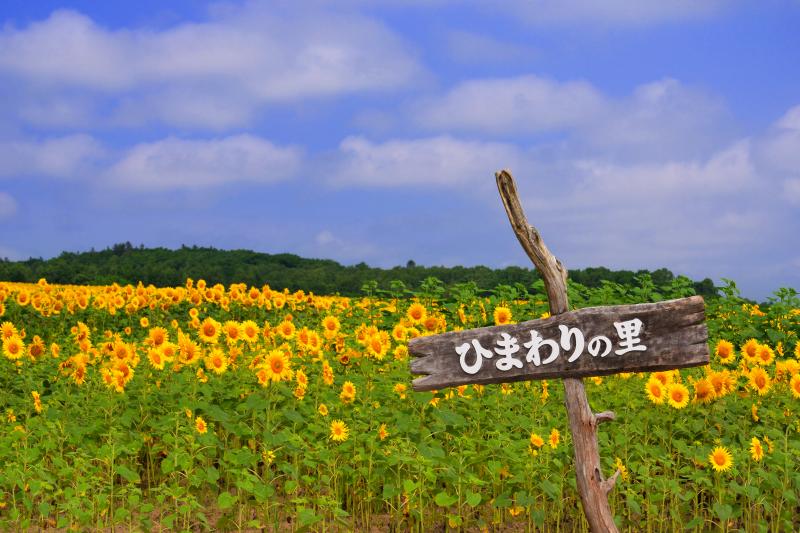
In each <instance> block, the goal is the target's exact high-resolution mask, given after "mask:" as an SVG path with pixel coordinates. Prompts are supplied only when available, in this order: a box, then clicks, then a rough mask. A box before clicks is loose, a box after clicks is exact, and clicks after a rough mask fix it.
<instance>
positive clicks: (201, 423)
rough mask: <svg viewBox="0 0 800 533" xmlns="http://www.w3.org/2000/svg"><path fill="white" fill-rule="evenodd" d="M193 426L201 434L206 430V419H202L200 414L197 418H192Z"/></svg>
mask: <svg viewBox="0 0 800 533" xmlns="http://www.w3.org/2000/svg"><path fill="white" fill-rule="evenodd" d="M194 428H195V429H196V430H197V432H198V433H200V434H201V435H203V434H204V433H206V432H207V431H208V424H206V421H205V420H203V417H202V416H198V417H197V418H195V419H194Z"/></svg>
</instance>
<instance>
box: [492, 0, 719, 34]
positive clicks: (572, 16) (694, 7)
mask: <svg viewBox="0 0 800 533" xmlns="http://www.w3.org/2000/svg"><path fill="white" fill-rule="evenodd" d="M732 3H734V2H731V1H729V0H704V1H701V2H697V1H694V0H670V1H667V2H665V1H662V0H637V1H636V2H631V1H629V0H511V1H509V2H501V3H496V2H492V3H490V4H489V3H488V2H487V4H488V5H489V6H491V8H492V9H495V10H496V9H504V10H507V11H508V12H509V13H511V14H513V15H515V16H517V17H519V18H520V19H521V20H523V21H524V22H527V23H529V24H534V25H550V24H553V23H556V24H576V23H577V24H591V25H592V26H598V25H599V26H616V27H624V26H629V27H639V26H648V25H652V24H657V23H662V22H670V21H678V20H686V19H696V18H703V17H707V16H709V15H712V14H714V13H716V12H718V11H720V10H721V9H722V8H723V7H724V6H725V5H726V4H732Z"/></svg>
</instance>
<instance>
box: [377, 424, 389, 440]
mask: <svg viewBox="0 0 800 533" xmlns="http://www.w3.org/2000/svg"><path fill="white" fill-rule="evenodd" d="M388 436H389V431H388V430H387V429H386V424H381V425H380V427H378V439H380V440H386V437H388Z"/></svg>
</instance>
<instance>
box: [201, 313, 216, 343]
mask: <svg viewBox="0 0 800 533" xmlns="http://www.w3.org/2000/svg"><path fill="white" fill-rule="evenodd" d="M221 332H222V327H221V326H220V323H219V322H217V321H216V320H214V319H213V318H211V317H207V318H206V319H205V320H203V321H202V322H201V323H200V327H199V328H198V330H197V335H198V336H199V337H200V340H201V341H203V342H207V343H209V344H216V343H217V340H218V339H219V334H220V333H221Z"/></svg>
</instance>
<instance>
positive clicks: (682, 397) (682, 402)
mask: <svg viewBox="0 0 800 533" xmlns="http://www.w3.org/2000/svg"><path fill="white" fill-rule="evenodd" d="M667 402H668V403H669V405H670V406H672V407H674V408H675V409H683V408H684V407H686V405H687V404H688V403H689V389H687V388H686V386H685V385H683V384H682V383H673V384H671V385H670V386H669V387H667Z"/></svg>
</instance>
